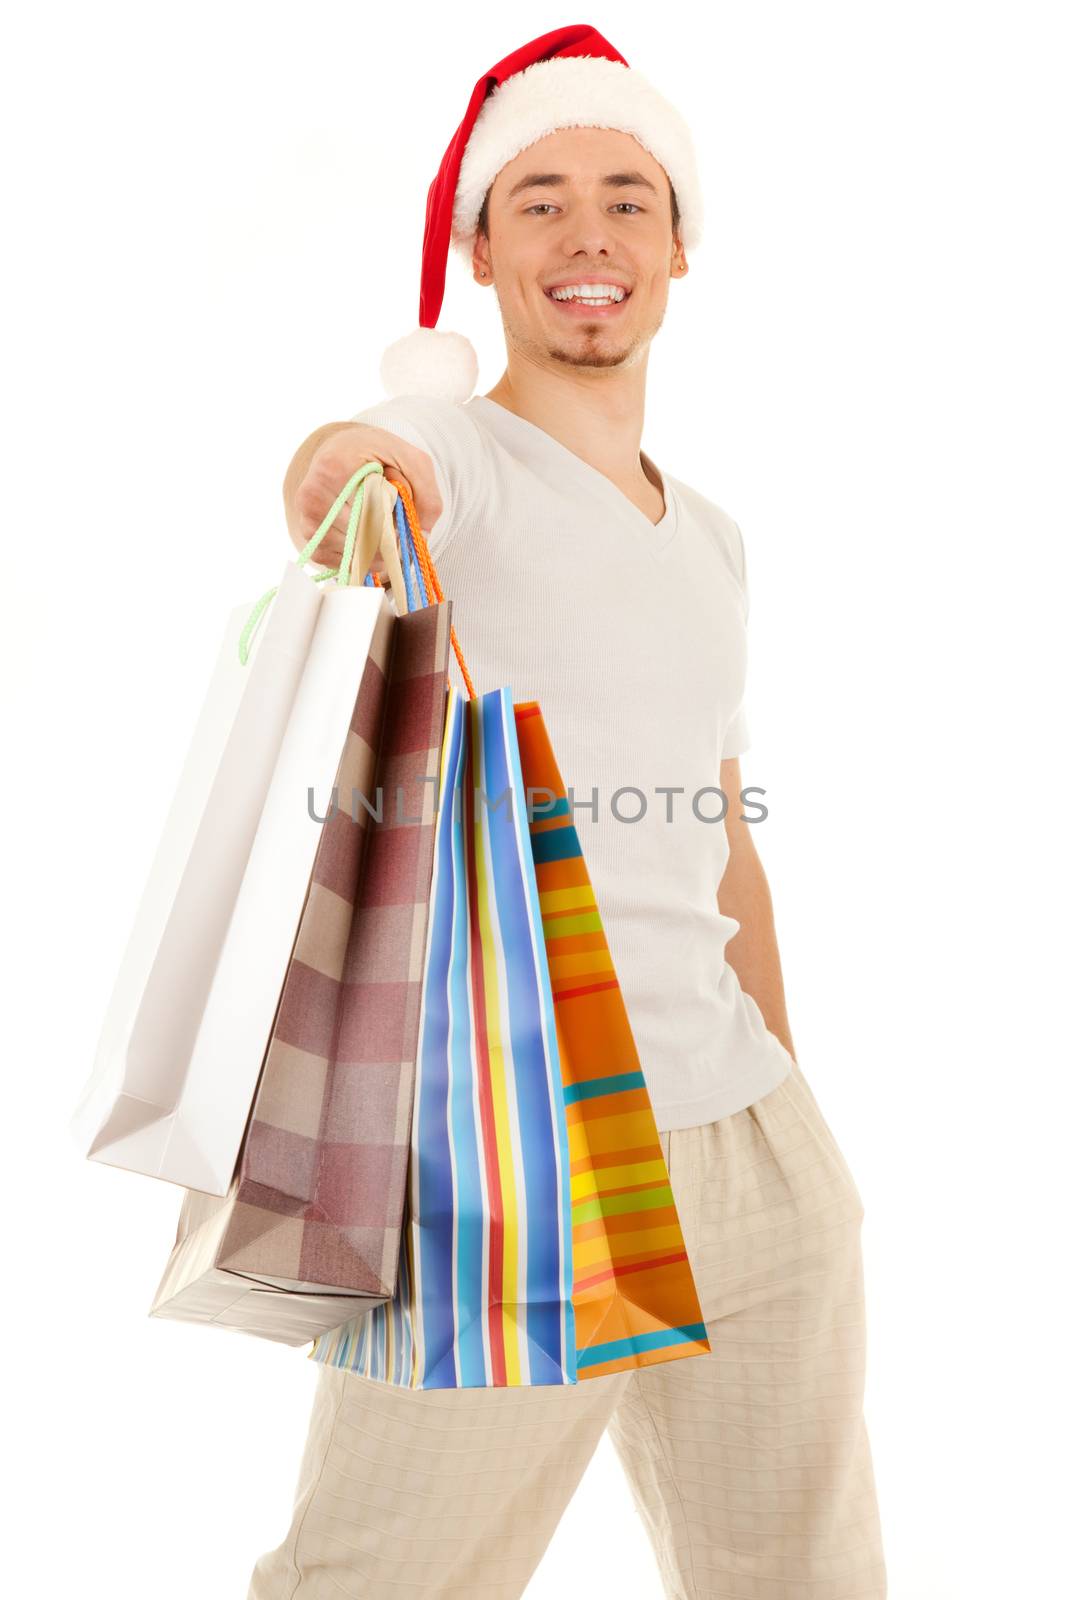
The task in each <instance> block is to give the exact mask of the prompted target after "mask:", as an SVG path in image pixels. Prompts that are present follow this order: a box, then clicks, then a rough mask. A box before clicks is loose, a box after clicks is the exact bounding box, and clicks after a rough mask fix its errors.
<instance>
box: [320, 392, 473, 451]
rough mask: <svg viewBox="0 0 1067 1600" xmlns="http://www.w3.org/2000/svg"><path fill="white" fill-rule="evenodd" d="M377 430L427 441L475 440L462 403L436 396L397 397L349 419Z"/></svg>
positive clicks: (470, 415) (467, 414) (468, 417)
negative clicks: (417, 437) (404, 432)
mask: <svg viewBox="0 0 1067 1600" xmlns="http://www.w3.org/2000/svg"><path fill="white" fill-rule="evenodd" d="M351 420H352V421H353V422H365V423H368V424H370V425H371V426H373V427H376V428H386V429H388V428H389V427H390V426H391V425H392V426H394V427H395V429H396V431H398V432H401V431H405V430H406V431H409V432H411V431H413V432H414V433H415V434H421V435H423V436H424V437H426V438H428V439H433V440H439V439H449V438H455V439H471V440H473V439H474V438H476V437H477V424H476V422H475V420H474V413H473V412H472V411H471V410H470V408H469V405H468V404H467V403H465V402H460V401H456V400H445V399H442V398H441V397H440V396H438V395H427V394H399V395H392V396H390V397H389V398H383V399H381V400H377V401H375V403H374V404H373V405H370V406H365V407H364V409H363V410H362V411H359V412H357V413H356V415H355V416H354V417H353V418H352V419H351Z"/></svg>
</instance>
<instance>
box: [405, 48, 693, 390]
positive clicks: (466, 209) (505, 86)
mask: <svg viewBox="0 0 1067 1600" xmlns="http://www.w3.org/2000/svg"><path fill="white" fill-rule="evenodd" d="M560 128H614V129H617V130H618V131H620V132H622V133H629V134H632V136H633V137H634V138H635V139H636V140H637V141H638V143H639V144H642V145H643V146H644V147H645V149H646V150H647V151H648V153H649V155H650V156H652V157H653V158H654V160H656V161H658V162H659V164H660V166H661V167H662V168H663V169H664V171H665V172H666V173H667V176H668V177H669V178H670V180H671V183H672V184H673V186H674V193H675V198H676V200H677V202H678V212H679V225H678V231H679V234H680V237H681V240H682V243H683V244H684V245H685V247H686V249H687V250H689V249H692V247H693V245H695V244H696V243H697V242H698V240H699V238H700V234H701V229H702V225H703V211H702V205H701V199H700V185H699V180H698V175H697V161H696V152H695V150H694V148H693V141H692V138H691V136H690V133H689V130H688V128H687V127H686V125H685V123H684V121H683V120H682V118H681V117H680V116H679V114H678V112H677V111H676V110H675V109H674V107H673V106H671V105H670V104H669V103H668V102H667V101H666V100H665V99H664V98H663V96H662V95H661V94H660V93H659V92H658V90H656V89H654V88H653V87H652V85H651V84H650V83H649V82H648V80H647V78H643V77H642V76H641V74H640V73H638V72H635V71H634V70H633V69H632V68H631V67H630V66H629V64H628V63H627V62H626V61H625V60H624V59H623V57H622V56H621V55H620V54H619V52H618V51H617V50H616V49H615V47H614V46H613V45H610V44H609V43H608V41H607V40H606V39H605V38H603V36H602V35H601V34H599V33H598V32H597V31H596V29H595V28H589V27H586V26H584V25H583V24H576V25H575V26H574V27H571V28H557V29H555V30H554V31H553V32H552V33H544V34H542V35H541V37H540V38H539V39H533V40H532V41H531V42H530V43H529V44H526V45H523V46H522V47H521V49H519V50H516V51H514V52H513V53H512V54H511V55H509V56H505V57H504V59H503V61H498V62H497V64H496V66H495V67H490V69H489V71H488V72H487V73H486V74H485V76H484V77H483V78H480V79H479V80H478V83H477V84H476V85H475V89H474V93H473V94H472V95H471V98H470V104H469V105H468V107H467V113H466V116H465V117H464V118H463V121H462V122H461V123H460V125H459V127H458V128H457V129H456V132H455V135H454V136H453V139H452V142H451V144H450V145H449V146H448V149H447V150H446V151H445V157H444V160H443V161H442V162H441V166H440V170H439V171H438V174H437V176H436V178H435V179H434V180H433V182H432V183H431V185H430V191H429V194H428V195H427V197H426V226H425V229H424V231H423V239H422V293H421V297H420V300H419V326H418V328H417V329H416V330H415V332H414V333H409V334H407V335H406V336H405V337H404V338H403V339H399V340H398V341H397V342H396V343H395V344H392V345H390V346H389V348H388V349H387V350H386V352H385V354H384V356H383V357H382V365H381V376H382V381H383V383H384V384H385V387H386V390H387V392H388V393H389V394H391V395H397V394H426V395H439V396H441V397H442V398H444V399H448V400H456V401H462V400H466V399H467V398H468V397H469V396H470V395H471V394H472V393H473V391H474V385H475V383H476V382H477V380H478V357H477V356H476V355H475V352H474V346H473V345H472V344H471V342H470V340H469V339H466V338H465V337H464V336H463V334H461V333H445V332H443V331H442V330H440V329H439V328H438V327H437V319H438V316H439V315H440V312H441V301H442V299H443V298H444V292H445V267H446V266H447V264H448V250H449V245H451V246H452V248H453V249H454V250H455V251H456V253H457V254H458V255H459V256H460V257H461V258H462V259H463V260H464V261H465V262H466V263H467V264H468V265H469V264H470V262H471V259H472V255H473V248H474V239H475V235H476V231H477V223H478V217H479V215H480V213H481V209H482V202H483V201H484V199H485V196H486V194H487V193H488V191H489V188H490V186H491V185H492V182H493V179H494V178H495V177H496V175H497V173H498V172H499V171H500V170H501V168H502V167H506V166H507V164H508V162H509V161H513V160H514V158H515V157H516V156H517V155H518V154H519V153H520V151H522V150H525V149H526V148H527V146H529V145H531V144H534V143H535V142H536V141H537V140H538V139H543V138H544V137H545V135H546V134H549V133H555V132H557V130H558V129H560Z"/></svg>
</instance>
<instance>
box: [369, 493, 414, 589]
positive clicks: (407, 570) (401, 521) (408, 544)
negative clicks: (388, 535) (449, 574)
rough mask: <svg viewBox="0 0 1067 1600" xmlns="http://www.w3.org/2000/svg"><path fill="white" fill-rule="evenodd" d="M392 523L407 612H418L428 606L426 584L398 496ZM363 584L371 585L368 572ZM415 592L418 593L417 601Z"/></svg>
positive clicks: (402, 505) (372, 580)
mask: <svg viewBox="0 0 1067 1600" xmlns="http://www.w3.org/2000/svg"><path fill="white" fill-rule="evenodd" d="M393 521H394V523H395V524H396V530H397V542H398V544H399V546H400V565H401V568H402V570H403V573H404V588H405V591H406V593H407V600H408V610H409V611H418V610H420V609H421V608H422V607H423V606H426V605H429V603H430V602H429V598H428V596H427V593H426V583H425V580H424V578H423V576H422V568H421V567H420V566H419V560H418V556H417V555H416V553H415V541H414V538H413V537H412V533H411V528H410V526H409V524H408V517H407V512H406V511H405V510H404V502H403V500H402V499H401V498H400V496H399V495H397V497H396V501H395V503H394V506H393ZM363 582H364V583H373V582H374V576H373V574H372V573H370V572H368V574H367V576H366V577H365V578H364V580H363ZM416 590H417V592H418V599H417V600H416Z"/></svg>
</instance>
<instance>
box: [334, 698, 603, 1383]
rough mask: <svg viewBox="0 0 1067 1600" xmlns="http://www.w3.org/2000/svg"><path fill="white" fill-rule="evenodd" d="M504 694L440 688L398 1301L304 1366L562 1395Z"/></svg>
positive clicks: (553, 1160)
mask: <svg viewBox="0 0 1067 1600" xmlns="http://www.w3.org/2000/svg"><path fill="white" fill-rule="evenodd" d="M525 807H526V796H525V789H524V787H523V776H522V766H521V762H520V757H519V748H518V742H517V738H516V732H515V713H514V706H513V703H512V694H511V690H510V689H508V688H505V689H498V690H495V691H493V692H492V693H489V694H485V695H481V696H479V697H478V698H477V699H476V700H473V701H467V700H464V699H463V698H462V697H461V696H460V694H459V693H458V692H457V691H456V690H455V689H454V688H452V689H450V690H449V695H448V708H447V711H446V717H445V733H444V740H443V745H442V755H441V783H440V804H439V808H438V812H437V826H436V837H435V846H434V868H433V880H432V883H431V888H430V910H429V917H430V927H429V934H428V939H427V955H426V967H425V977H424V986H423V1010H422V1017H421V1023H420V1036H419V1043H418V1049H417V1054H416V1066H415V1100H414V1112H413V1121H412V1138H411V1161H410V1164H409V1169H408V1195H407V1216H406V1221H405V1228H404V1232H403V1239H402V1247H401V1251H400V1270H399V1277H398V1284H397V1292H396V1294H395V1295H394V1297H393V1299H392V1300H391V1301H390V1302H388V1303H387V1304H386V1305H382V1306H377V1307H375V1308H373V1309H372V1310H371V1311H369V1312H366V1313H364V1314H361V1315H360V1316H357V1317H354V1318H353V1319H351V1320H350V1321H349V1322H347V1323H345V1324H343V1325H342V1326H341V1327H339V1328H336V1329H334V1330H332V1331H331V1332H330V1333H329V1334H324V1335H321V1336H320V1337H319V1338H318V1339H317V1340H316V1341H315V1343H314V1345H313V1346H312V1349H311V1352H310V1356H311V1359H314V1360H318V1361H322V1362H324V1363H327V1364H330V1365H335V1366H343V1367H346V1368H349V1369H350V1370H352V1371H356V1372H360V1373H362V1374H364V1375H365V1376H367V1377H371V1378H378V1379H381V1380H383V1381H385V1382H388V1383H393V1384H400V1385H404V1386H409V1387H412V1388H427V1389H433V1388H467V1387H476V1388H477V1387H486V1386H510V1385H527V1384H561V1383H574V1382H576V1381H577V1370H576V1369H577V1358H576V1350H575V1331H574V1327H575V1324H574V1308H573V1304H572V1292H573V1282H574V1273H573V1264H572V1244H571V1199H570V1174H569V1163H568V1143H567V1125H566V1108H565V1105H564V1095H563V1087H562V1078H561V1072H560V1063H559V1055H558V1043H557V1036H556V1029H555V1025H554V1021H553V1009H552V992H551V984H550V980H549V973H548V967H547V961H546V955H545V943H544V934H543V931H542V928H541V913H540V910H539V907H538V898H537V882H536V877H535V867H534V860H533V853H532V848H531V842H530V831H529V824H528V820H527V816H526V809H525Z"/></svg>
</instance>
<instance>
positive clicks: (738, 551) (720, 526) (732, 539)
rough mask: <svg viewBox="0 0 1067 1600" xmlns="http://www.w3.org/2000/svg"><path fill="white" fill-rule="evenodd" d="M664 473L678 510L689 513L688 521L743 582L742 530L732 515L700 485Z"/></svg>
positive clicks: (738, 579)
mask: <svg viewBox="0 0 1067 1600" xmlns="http://www.w3.org/2000/svg"><path fill="white" fill-rule="evenodd" d="M665 476H666V477H668V478H669V479H670V483H671V487H672V489H673V490H674V492H675V494H676V496H677V498H678V504H679V509H680V512H681V514H682V515H685V516H688V518H689V519H690V521H692V522H693V523H695V524H696V526H697V527H698V528H699V529H700V531H701V532H702V533H704V534H705V535H706V536H707V537H708V538H709V539H710V540H712V542H713V543H714V544H715V545H716V546H717V547H718V549H719V550H720V551H721V553H722V555H723V557H724V559H725V560H726V562H727V564H728V566H729V567H730V570H731V571H732V572H733V574H734V576H735V577H736V578H737V581H738V582H739V583H740V582H742V581H743V579H744V573H745V553H744V547H743V544H742V540H741V530H740V528H739V527H738V526H737V523H736V522H735V521H734V519H733V517H731V516H730V514H729V512H728V511H725V510H724V509H723V507H722V506H720V505H719V504H718V503H717V502H716V501H714V500H709V498H708V497H707V495H704V494H701V493H700V491H699V489H694V488H693V486H692V484H689V483H683V482H682V480H681V479H680V478H676V477H674V475H673V474H672V473H666V474H665Z"/></svg>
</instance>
